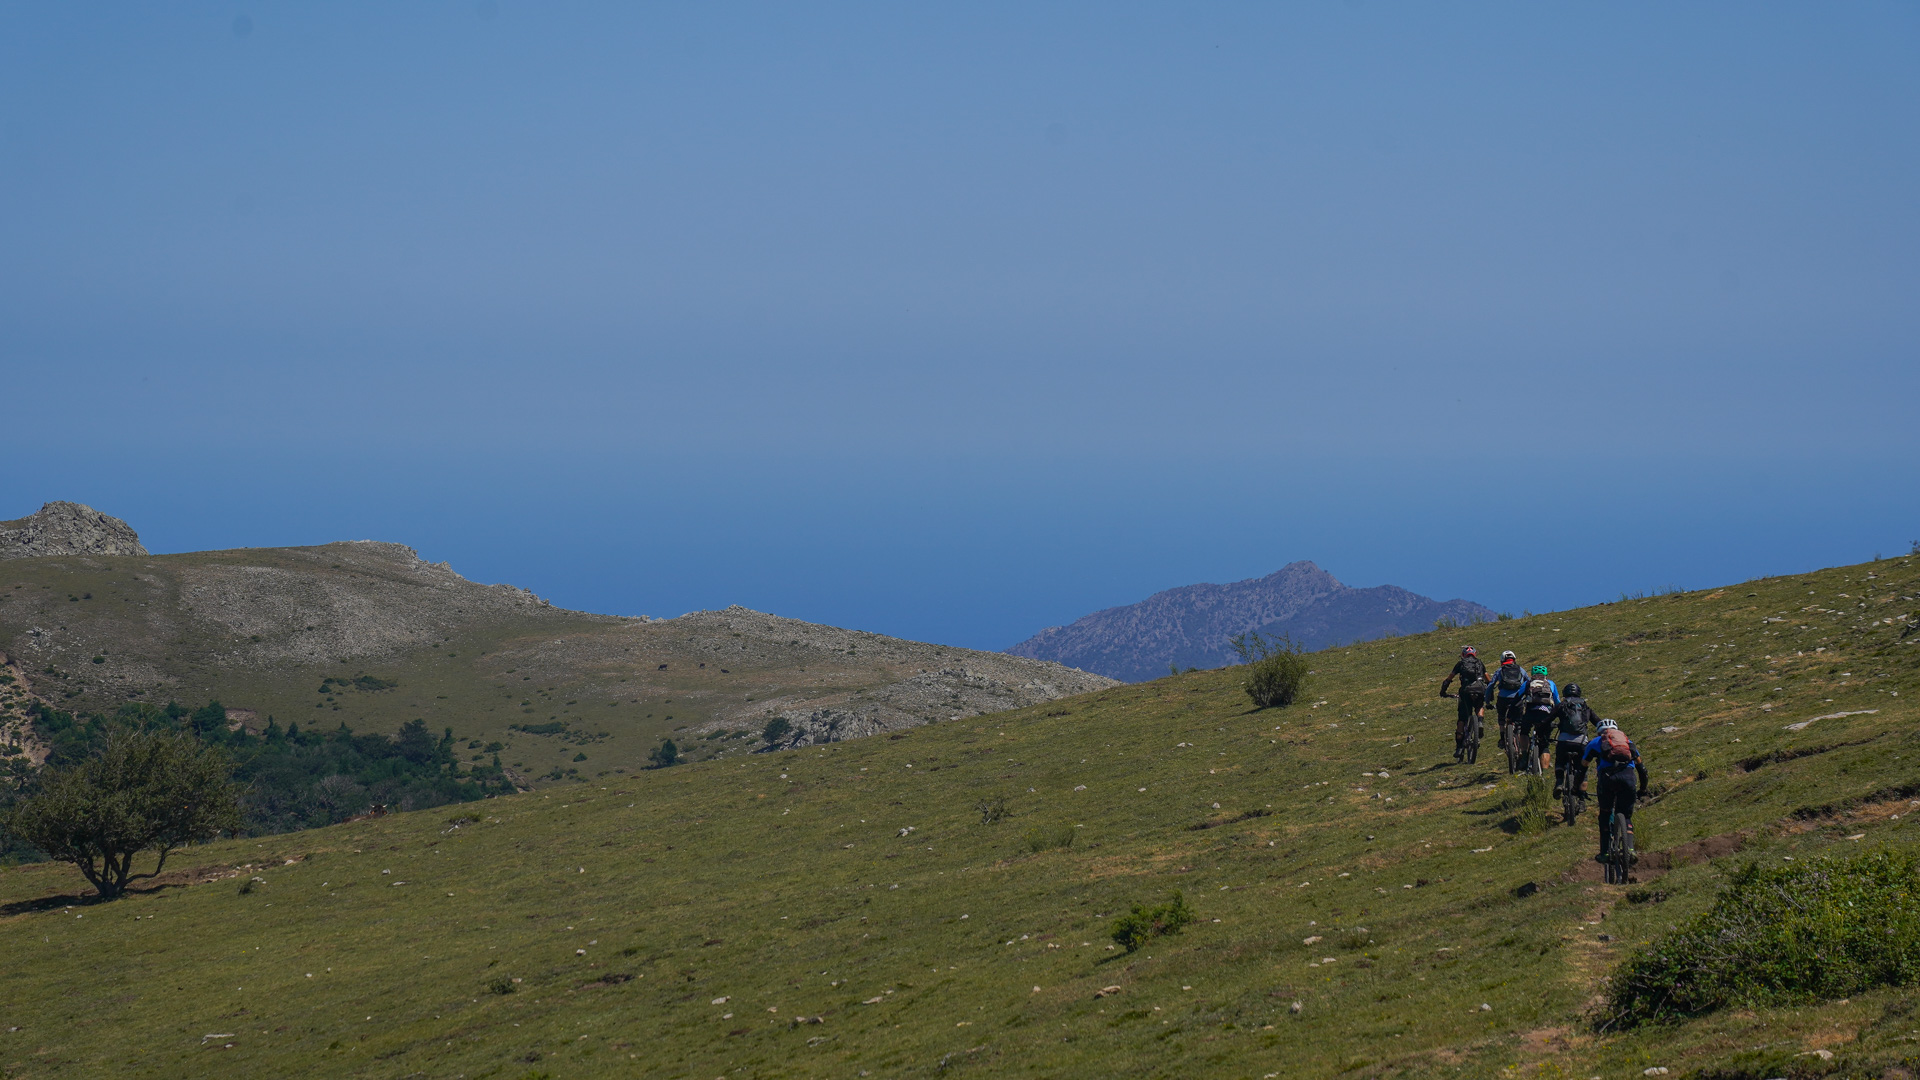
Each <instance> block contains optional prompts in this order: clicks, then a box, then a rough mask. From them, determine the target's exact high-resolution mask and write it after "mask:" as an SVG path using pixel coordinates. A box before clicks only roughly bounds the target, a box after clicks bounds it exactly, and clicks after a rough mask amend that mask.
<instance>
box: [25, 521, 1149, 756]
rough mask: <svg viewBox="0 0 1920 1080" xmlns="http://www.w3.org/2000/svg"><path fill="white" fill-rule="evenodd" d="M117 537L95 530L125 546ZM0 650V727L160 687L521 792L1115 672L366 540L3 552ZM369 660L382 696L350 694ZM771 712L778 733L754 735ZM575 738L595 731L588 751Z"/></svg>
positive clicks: (804, 741) (1071, 685) (892, 723)
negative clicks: (331, 732)
mask: <svg viewBox="0 0 1920 1080" xmlns="http://www.w3.org/2000/svg"><path fill="white" fill-rule="evenodd" d="M49 505H50V506H60V505H67V506H72V507H75V508H77V509H76V510H74V511H65V510H62V511H59V512H58V513H56V514H55V515H51V516H53V517H55V518H57V519H59V520H63V521H70V520H81V521H83V522H84V521H86V520H91V519H86V518H82V517H80V515H79V513H78V511H86V513H89V514H94V515H98V517H99V518H104V519H106V520H107V521H111V522H117V521H118V519H113V518H107V517H106V515H102V514H99V513H98V511H92V510H91V509H90V508H84V507H78V504H49ZM43 513H44V511H43ZM22 520H32V519H22ZM120 524H121V525H122V526H124V523H120ZM72 535H77V534H71V531H69V540H71V539H72ZM132 535H133V533H132V530H131V529H130V528H128V529H126V532H125V535H124V536H119V535H118V534H116V533H114V532H112V531H111V530H104V529H103V530H101V531H100V533H99V536H96V537H95V539H96V540H99V546H109V547H111V546H120V547H125V546H127V541H126V540H125V537H130V536H132ZM100 537H104V538H105V539H104V540H101V539H100ZM82 539H83V540H84V539H85V538H84V537H83V538H82ZM89 542H91V541H89ZM132 543H133V545H134V546H137V539H136V540H134V541H133V542H132ZM49 546H50V545H49ZM66 546H67V548H69V549H70V548H72V547H75V546H86V544H85V543H80V542H70V543H68V544H67V545H66ZM0 664H5V665H7V667H8V671H9V672H10V673H11V674H12V675H13V681H12V682H9V683H6V684H5V685H6V691H7V692H6V693H5V694H4V695H0V730H4V731H9V732H22V733H27V732H29V729H30V728H31V724H30V723H29V720H30V715H31V713H32V711H33V710H34V709H35V708H43V709H57V710H60V711H64V712H69V713H72V714H75V715H76V716H79V715H85V714H88V713H94V714H109V713H112V712H113V711H114V710H116V709H118V708H120V707H121V706H122V705H126V704H129V703H133V704H138V703H142V702H144V703H146V704H148V705H153V706H160V705H164V704H166V703H167V702H169V701H175V700H177V701H180V702H185V703H189V704H190V705H192V706H198V705H200V704H201V703H203V702H206V701H209V700H218V701H220V702H221V703H222V705H224V706H225V707H226V708H227V709H228V711H229V713H230V715H232V716H235V717H241V718H245V719H244V722H245V723H246V724H248V725H249V727H253V726H259V725H264V724H266V723H267V722H268V721H269V720H270V719H273V718H277V719H278V721H279V722H280V724H281V725H283V726H284V725H286V724H287V723H289V722H292V721H298V722H299V723H300V724H301V726H302V727H305V728H311V727H313V726H314V725H315V724H316V723H321V724H324V726H326V727H328V728H332V727H334V726H335V725H337V724H339V723H342V722H345V723H347V724H349V726H351V727H352V728H354V729H356V730H360V731H376V732H379V731H387V732H391V731H394V730H396V729H398V728H399V727H400V726H401V725H402V724H403V723H406V722H409V721H411V720H414V719H421V720H424V721H425V722H426V723H428V724H429V725H430V726H432V727H433V728H434V729H435V730H440V729H441V728H443V727H452V728H454V729H455V731H456V734H457V735H458V737H459V738H460V739H462V740H467V741H476V742H478V743H481V744H490V743H492V742H498V743H500V744H502V746H503V753H504V755H505V756H504V759H503V762H502V764H503V765H504V766H506V767H507V769H508V775H509V776H510V777H511V778H512V779H513V780H514V782H515V783H516V784H518V785H520V786H522V787H527V786H532V785H534V784H535V783H536V782H537V781H540V780H563V779H564V780H571V781H583V780H585V779H587V778H588V777H590V776H604V775H607V774H608V773H612V772H627V771H631V770H634V769H638V768H643V767H645V766H646V765H647V763H648V760H649V759H648V754H649V752H650V751H651V750H652V749H653V748H654V747H655V746H657V745H658V744H659V742H660V741H661V740H662V739H666V738H673V739H675V740H677V741H678V742H679V743H682V744H684V745H683V746H682V753H684V754H686V755H688V756H690V757H692V758H695V759H708V758H712V757H715V756H721V755H728V756H731V755H737V754H739V753H741V752H743V751H746V750H748V749H750V748H756V747H760V746H762V744H763V743H767V744H768V745H775V744H777V745H782V746H796V745H811V744H815V743H825V742H836V741H840V740H843V739H848V738H857V737H861V736H866V735H874V734H880V733H885V732H896V731H899V730H902V729H905V728H909V727H914V726H918V725H920V724H924V723H929V722H933V721H945V720H951V719H954V718H956V717H963V716H973V715H979V714H981V713H985V712H993V711H999V710H1003V709H1008V708H1018V707H1021V706H1025V705H1032V704H1038V703H1041V702H1045V701H1050V700H1053V699H1054V698H1057V697H1063V696H1067V695H1070V694H1076V693H1084V692H1086V691H1089V690H1095V689H1100V688H1103V687H1106V686H1109V685H1112V680H1109V679H1106V678H1104V677H1101V676H1098V675H1091V674H1088V673H1086V672H1080V671H1074V670H1071V669H1069V668H1066V667H1063V666H1060V665H1057V664H1053V663H1051V662H1045V661H1035V660H1032V659H1030V658H1024V657H1014V656H1009V655H1006V654H1004V653H994V652H980V651H976V650H971V649H961V648H956V647H951V646H945V645H937V644H929V643H924V642H913V641H907V640H904V639H898V638H890V637H886V636H883V635H880V634H872V633H867V632H864V631H858V630H848V629H843V628H840V627H831V626H824V625H820V624H815V623H809V622H805V621H803V620H799V619H790V618H785V617H782V616H776V615H770V614H766V613H762V612H756V611H752V610H750V609H747V608H744V607H738V606H736V607H731V608H726V609H723V610H720V611H714V612H689V613H687V614H685V615H682V616H680V617H679V618H675V619H650V618H647V617H645V616H621V615H602V614H595V613H591V612H582V611H571V610H568V609H565V608H561V607H557V606H555V605H553V604H551V603H550V602H548V601H546V600H544V599H542V598H540V597H538V596H536V595H534V594H533V593H532V592H530V591H528V590H526V589H522V588H518V587H516V586H512V585H504V584H497V585H487V584H481V583H478V582H473V581H470V580H468V579H467V578H465V577H463V576H461V575H460V574H459V573H458V572H456V571H455V570H453V568H452V567H451V566H450V565H448V564H447V563H444V562H441V563H430V562H427V561H425V560H424V559H422V558H420V556H419V555H418V553H417V552H416V551H415V550H414V549H413V548H411V547H408V546H406V545H404V544H397V543H389V542H385V541H371V540H356V541H339V542H335V543H330V544H320V545H314V546H308V547H289V548H242V549H235V550H224V551H205V552H184V553H174V554H162V555H154V554H151V553H148V552H146V550H145V548H144V547H141V548H139V550H138V552H137V553H134V552H125V553H100V552H95V551H78V552H75V551H71V550H66V551H64V552H63V553H61V554H55V555H43V556H29V557H16V558H11V559H8V560H6V561H4V562H0ZM363 675H365V676H369V677H371V678H372V679H373V680H375V681H376V682H380V683H385V684H388V685H389V686H391V687H393V688H391V689H383V690H378V691H369V690H362V689H357V688H356V683H355V681H354V680H356V679H357V678H359V677H360V676H363ZM316 686H318V687H319V689H318V690H316V689H315V687H316ZM775 719H784V720H786V721H787V725H786V728H785V732H786V733H785V734H784V735H782V736H780V737H779V738H778V739H777V740H774V741H773V742H771V743H768V742H767V740H764V739H763V738H762V737H761V736H762V733H763V732H764V731H765V730H766V728H767V725H768V724H769V723H770V722H772V721H773V720H775ZM555 725H558V727H555ZM529 726H531V727H534V728H538V729H541V731H539V732H532V733H530V732H528V731H527V730H525V729H526V728H527V727H529ZM548 728H552V729H553V730H552V731H547V730H546V729H548ZM562 729H564V733H563V731H562ZM569 739H592V740H595V741H594V745H593V746H592V748H591V751H590V752H588V751H583V750H580V749H579V748H578V747H577V746H576V745H575V743H574V742H570V741H568V740H569ZM16 741H19V742H20V744H21V745H23V746H30V747H31V745H32V740H31V739H29V738H26V737H25V736H24V734H23V735H21V736H16Z"/></svg>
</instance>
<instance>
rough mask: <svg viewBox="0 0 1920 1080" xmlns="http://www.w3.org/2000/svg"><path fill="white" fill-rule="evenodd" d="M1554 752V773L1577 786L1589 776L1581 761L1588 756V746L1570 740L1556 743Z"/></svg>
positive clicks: (1561, 740)
mask: <svg viewBox="0 0 1920 1080" xmlns="http://www.w3.org/2000/svg"><path fill="white" fill-rule="evenodd" d="M1553 745H1554V750H1553V772H1554V775H1556V776H1564V777H1566V778H1568V779H1569V780H1572V781H1574V782H1575V783H1576V784H1577V783H1578V782H1579V781H1580V780H1581V779H1583V778H1584V777H1585V776H1586V775H1587V769H1586V766H1585V765H1583V764H1582V763H1581V761H1580V759H1581V758H1582V757H1584V756H1585V755H1586V752H1587V744H1586V743H1584V742H1573V741H1571V740H1569V739H1560V740H1557V741H1555V743H1554V744H1553Z"/></svg>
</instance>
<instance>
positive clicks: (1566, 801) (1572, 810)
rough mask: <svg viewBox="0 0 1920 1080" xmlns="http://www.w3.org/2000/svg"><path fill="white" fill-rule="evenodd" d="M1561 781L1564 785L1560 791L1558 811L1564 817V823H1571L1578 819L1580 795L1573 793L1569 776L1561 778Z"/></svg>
mask: <svg viewBox="0 0 1920 1080" xmlns="http://www.w3.org/2000/svg"><path fill="white" fill-rule="evenodd" d="M1561 783H1562V784H1563V785H1565V786H1564V788H1563V790H1562V791H1561V793H1560V813H1561V815H1562V816H1563V817H1564V818H1565V819H1566V823H1567V824H1569V825H1571V824H1573V823H1574V822H1576V821H1578V820H1580V796H1578V795H1575V794H1574V793H1573V783H1572V780H1571V778H1568V779H1566V780H1562V781H1561Z"/></svg>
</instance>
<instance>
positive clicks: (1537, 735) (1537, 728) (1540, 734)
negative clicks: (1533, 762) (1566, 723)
mask: <svg viewBox="0 0 1920 1080" xmlns="http://www.w3.org/2000/svg"><path fill="white" fill-rule="evenodd" d="M1527 727H1528V728H1530V729H1532V731H1533V748H1534V750H1535V751H1537V752H1538V753H1542V754H1544V753H1546V752H1547V747H1549V746H1552V745H1553V739H1554V733H1555V732H1557V731H1559V730H1560V724H1559V722H1558V721H1556V720H1555V719H1554V718H1553V714H1552V713H1550V712H1545V711H1542V710H1538V709H1536V710H1533V711H1532V712H1529V713H1528V714H1527Z"/></svg>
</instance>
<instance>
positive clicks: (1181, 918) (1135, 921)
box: [1112, 889, 1194, 952]
mask: <svg viewBox="0 0 1920 1080" xmlns="http://www.w3.org/2000/svg"><path fill="white" fill-rule="evenodd" d="M1193 920H1194V914H1193V909H1192V908H1190V907H1188V906H1187V898H1186V896H1185V895H1183V894H1182V893H1181V892H1180V891H1179V890H1178V889H1175V890H1174V893H1173V899H1171V900H1169V901H1167V902H1166V903H1164V904H1161V905H1159V906H1158V907H1151V908H1150V907H1145V906H1143V905H1140V904H1135V905H1133V910H1132V911H1129V912H1127V913H1126V914H1125V915H1122V916H1121V917H1120V919H1119V920H1118V921H1117V922H1115V923H1114V924H1113V935H1112V936H1113V940H1114V941H1115V942H1116V943H1117V944H1118V945H1119V946H1120V947H1121V948H1123V949H1125V950H1127V951H1128V952H1137V951H1139V949H1140V946H1142V945H1145V944H1146V943H1147V942H1149V941H1152V940H1153V939H1154V938H1157V937H1162V936H1164V935H1167V934H1177V933H1179V932H1180V928H1181V927H1183V926H1186V925H1187V924H1188V923H1191V922H1192V921H1193Z"/></svg>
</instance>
